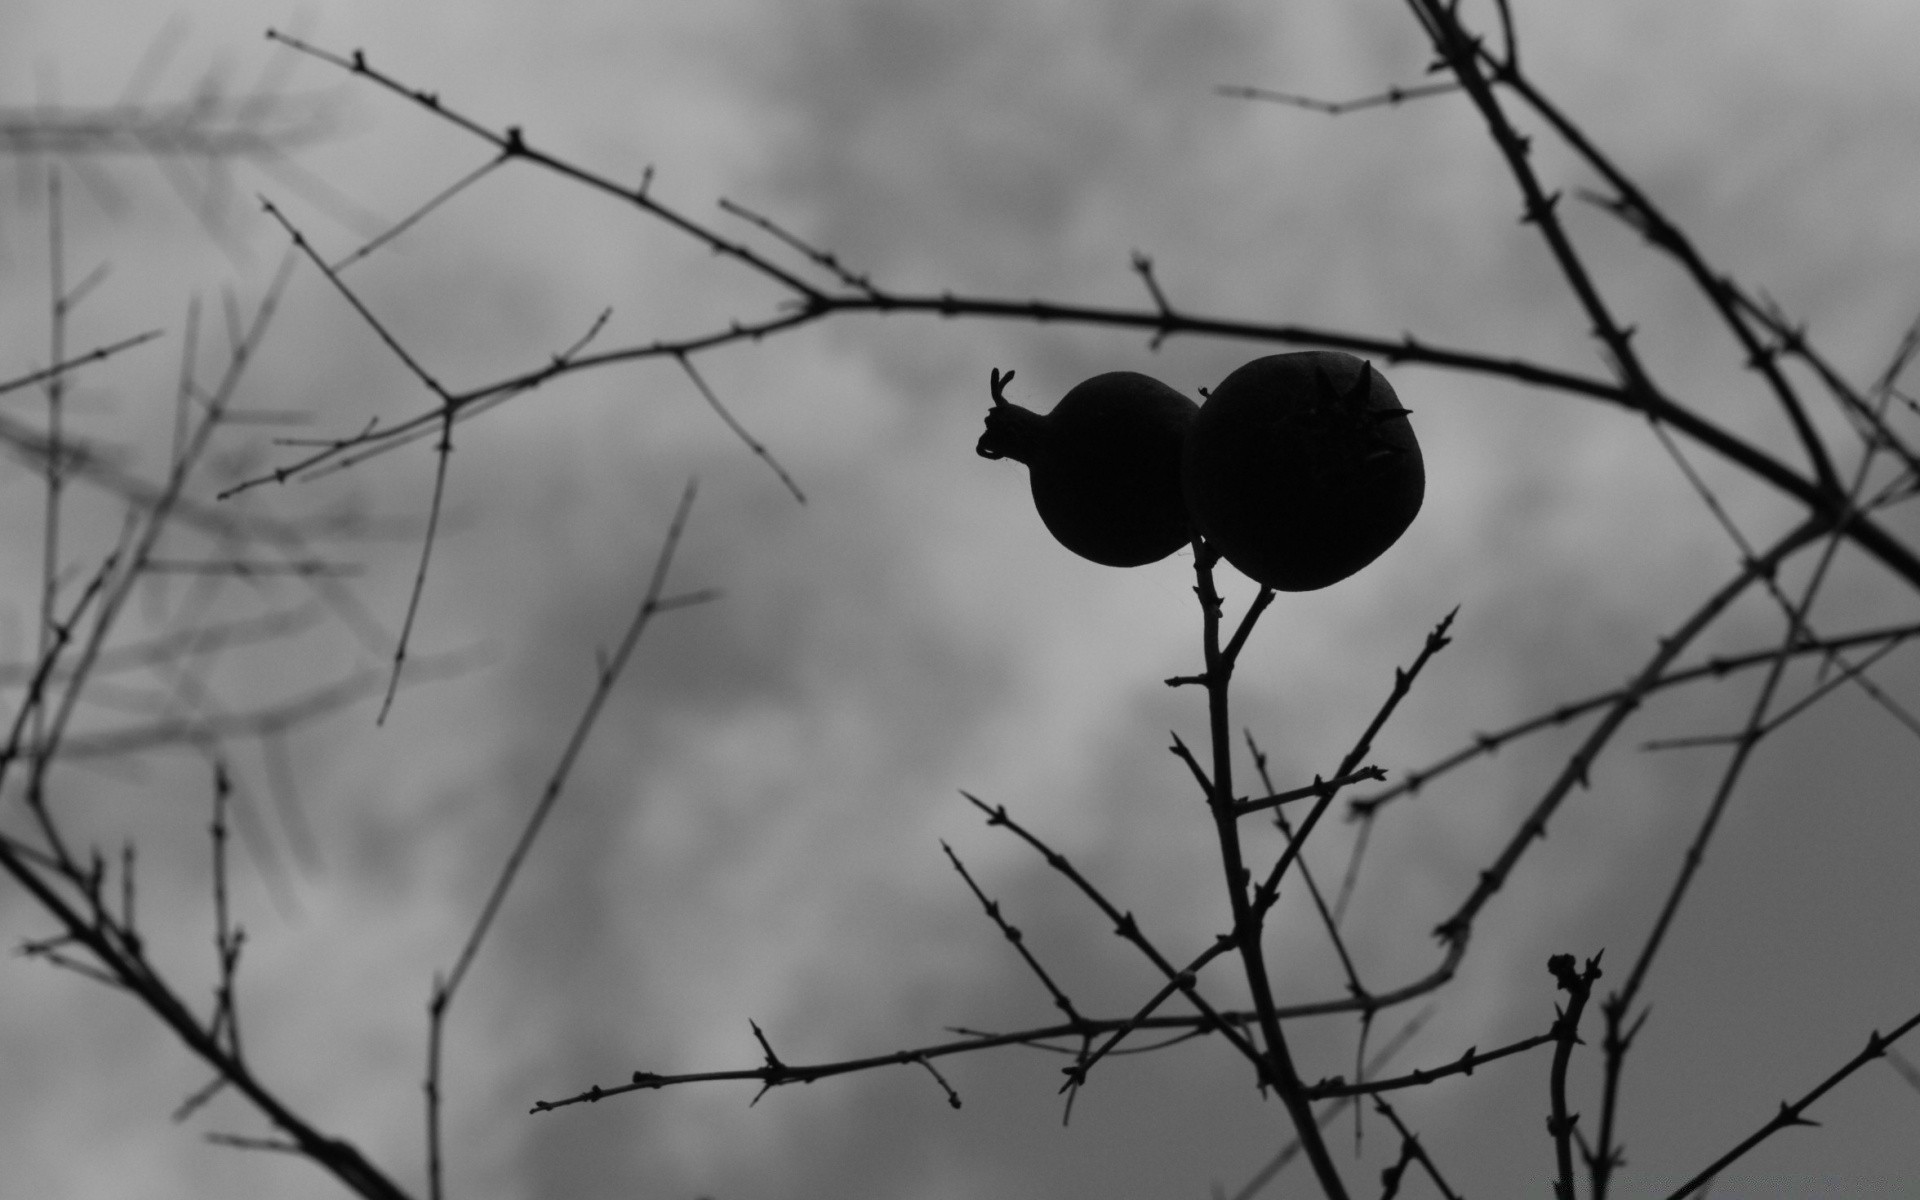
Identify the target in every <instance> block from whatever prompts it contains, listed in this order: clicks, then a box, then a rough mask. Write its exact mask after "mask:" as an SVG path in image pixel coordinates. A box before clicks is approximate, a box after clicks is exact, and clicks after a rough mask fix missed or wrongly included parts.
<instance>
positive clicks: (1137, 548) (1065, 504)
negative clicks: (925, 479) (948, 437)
mask: <svg viewBox="0 0 1920 1200" xmlns="http://www.w3.org/2000/svg"><path fill="white" fill-rule="evenodd" d="M1012 378H1013V373H1012V372H1011V371H1009V372H1008V373H1007V374H1006V375H1004V376H1003V375H1001V374H1000V372H998V371H995V372H994V373H993V399H994V407H993V408H992V409H990V410H989V411H988V413H987V431H986V432H985V433H983V434H981V435H980V443H979V445H978V446H977V447H976V449H977V450H978V452H979V453H980V455H981V456H982V457H985V458H1011V459H1013V460H1014V461H1015V462H1023V463H1025V464H1027V467H1028V470H1029V472H1030V473H1031V476H1032V482H1033V506H1034V507H1035V508H1037V509H1039V510H1040V519H1041V520H1042V521H1044V522H1046V526H1047V531H1048V532H1049V533H1051V534H1053V536H1054V537H1055V538H1056V539H1057V540H1058V541H1059V542H1060V544H1061V545H1063V546H1065V547H1066V548H1067V549H1069V550H1071V551H1073V552H1074V553H1075V554H1078V555H1080V556H1081V557H1082V558H1090V559H1092V560H1093V561H1094V562H1097V563H1104V564H1105V565H1107V566H1110V567H1137V566H1141V565H1142V564H1144V563H1150V562H1156V561H1158V560H1160V559H1163V558H1165V557H1166V556H1167V555H1169V554H1172V553H1173V552H1174V551H1175V550H1178V549H1179V548H1180V547H1182V546H1184V545H1186V544H1187V543H1188V542H1189V541H1190V540H1191V539H1192V536H1193V534H1192V530H1191V528H1190V526H1189V525H1188V523H1187V507H1186V502H1185V500H1184V499H1183V498H1182V495H1181V485H1180V466H1181V450H1182V447H1183V444H1184V442H1185V438H1186V432H1187V426H1188V425H1189V424H1191V423H1192V421H1193V416H1194V413H1195V412H1196V411H1197V408H1198V406H1197V405H1195V404H1194V402H1193V401H1191V400H1189V399H1187V398H1186V397H1185V396H1182V395H1181V394H1180V393H1179V392H1176V391H1174V390H1173V389H1172V388H1170V387H1168V386H1167V385H1166V384H1164V383H1161V382H1160V381H1159V380H1157V379H1154V378H1152V377H1151V376H1147V375H1141V374H1139V373H1137V372H1134V371H1110V372H1108V373H1107V374H1105V375H1095V376H1094V377H1093V378H1091V379H1089V380H1086V381H1085V382H1083V383H1080V384H1078V385H1077V386H1075V387H1074V389H1073V390H1072V391H1070V392H1068V393H1067V394H1066V395H1065V396H1064V397H1062V399H1061V401H1060V403H1058V404H1056V405H1054V408H1053V411H1052V412H1050V413H1047V414H1046V415H1044V416H1042V415H1041V414H1039V413H1035V412H1029V411H1028V410H1027V409H1024V408H1021V407H1020V406H1019V405H1017V404H1010V403H1008V401H1007V399H1006V397H1004V396H1002V395H1001V394H1000V389H1001V388H1002V387H1003V386H1004V385H1005V384H1006V382H1007V381H1008V380H1010V379H1012Z"/></svg>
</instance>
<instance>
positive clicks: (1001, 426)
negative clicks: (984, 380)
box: [973, 367, 1047, 467]
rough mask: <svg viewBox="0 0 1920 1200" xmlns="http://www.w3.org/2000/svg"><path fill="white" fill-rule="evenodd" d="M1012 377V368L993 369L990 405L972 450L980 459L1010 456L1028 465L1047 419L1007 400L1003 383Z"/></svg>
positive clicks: (1034, 454)
mask: <svg viewBox="0 0 1920 1200" xmlns="http://www.w3.org/2000/svg"><path fill="white" fill-rule="evenodd" d="M1013 376H1014V372H1012V371H1008V372H1007V373H1006V374H1004V375H1003V374H1001V373H1000V368H998V367H995V368H993V375H992V377H991V379H990V381H989V386H990V388H991V390H992V392H993V407H992V408H990V409H988V410H987V430H986V432H985V433H983V434H981V435H980V441H979V442H978V443H977V444H975V446H974V448H973V452H974V453H975V454H978V455H979V456H980V457H981V458H1010V459H1012V460H1013V461H1015V462H1017V463H1025V464H1026V465H1027V466H1029V467H1031V466H1032V465H1033V463H1034V460H1035V459H1036V458H1038V457H1039V454H1040V444H1041V440H1042V439H1043V438H1044V437H1045V436H1046V428H1047V419H1046V418H1045V417H1043V416H1041V415H1040V414H1039V413H1037V412H1034V411H1032V410H1031V409H1025V408H1021V407H1020V406H1019V405H1018V404H1015V403H1013V402H1012V401H1011V400H1008V399H1007V396H1006V386H1007V385H1008V384H1009V383H1012V382H1013Z"/></svg>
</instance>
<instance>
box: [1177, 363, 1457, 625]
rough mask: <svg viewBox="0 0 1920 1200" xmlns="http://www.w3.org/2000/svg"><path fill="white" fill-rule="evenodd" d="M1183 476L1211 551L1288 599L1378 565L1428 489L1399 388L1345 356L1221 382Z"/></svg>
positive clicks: (1192, 433)
mask: <svg viewBox="0 0 1920 1200" xmlns="http://www.w3.org/2000/svg"><path fill="white" fill-rule="evenodd" d="M1182 475H1183V480H1184V482H1185V485H1186V498H1187V509H1188V511H1189V512H1190V513H1192V515H1193V521H1194V523H1195V524H1196V525H1198V526H1199V528H1200V531H1201V532H1202V533H1204V534H1205V535H1206V537H1207V540H1208V541H1209V542H1211V543H1212V544H1213V546H1214V547H1215V548H1216V549H1218V550H1219V551H1220V553H1221V555H1222V556H1223V557H1225V558H1226V560H1227V561H1228V562H1230V563H1232V564H1233V565H1234V566H1235V567H1238V568H1239V569H1240V571H1241V572H1242V573H1243V574H1245V575H1247V576H1249V577H1250V578H1252V579H1255V580H1257V581H1259V582H1260V583H1264V584H1266V585H1267V586H1269V587H1273V588H1278V589H1279V590H1281V591H1283V592H1309V591H1313V590H1314V589H1316V588H1323V587H1326V586H1327V585H1328V584H1333V583H1338V582H1339V581H1340V580H1342V579H1345V578H1346V577H1347V576H1349V575H1351V574H1353V573H1354V572H1355V571H1358V570H1359V569H1360V568H1362V567H1364V566H1366V565H1367V564H1368V563H1370V562H1372V561H1373V560H1374V559H1376V558H1378V557H1379V556H1380V555H1381V553H1382V552H1384V551H1385V550H1386V548H1387V547H1388V546H1391V545H1393V543H1394V542H1395V541H1397V540H1398V539H1399V537H1400V535H1401V534H1402V533H1405V532H1406V529H1407V526H1408V525H1410V524H1412V523H1413V518H1414V514H1415V513H1418V512H1419V511H1420V501H1421V499H1422V498H1423V497H1424V496H1425V495H1426V486H1427V476H1426V468H1425V466H1424V465H1423V464H1422V462H1421V459H1420V443H1419V442H1418V441H1417V440H1416V439H1415V438H1414V436H1413V425H1412V424H1411V423H1410V422H1409V421H1408V419H1407V410H1405V409H1403V408H1401V407H1400V402H1399V400H1398V399H1396V398H1395V396H1394V394H1393V388H1391V387H1390V386H1388V384H1387V381H1386V380H1385V379H1384V378H1382V377H1381V375H1380V373H1379V372H1377V371H1375V370H1374V369H1373V364H1372V363H1369V362H1364V361H1362V360H1361V359H1358V358H1355V357H1354V356H1353V355H1351V354H1345V353H1342V352H1340V351H1338V350H1307V351H1302V352H1300V353H1297V354H1274V355H1270V356H1268V357H1266V358H1256V359H1254V360H1253V361H1252V362H1250V363H1247V364H1246V365H1245V366H1243V367H1241V368H1240V369H1239V370H1237V371H1235V372H1233V374H1231V375H1229V376H1227V377H1226V378H1225V379H1223V380H1221V382H1220V386H1219V387H1217V388H1215V389H1213V394H1212V395H1211V396H1209V397H1208V398H1207V402H1206V403H1205V404H1203V405H1201V406H1200V412H1199V415H1198V416H1196V417H1195V418H1194V421H1193V426H1192V428H1191V429H1190V430H1189V431H1188V434H1187V446H1186V459H1185V463H1184V469H1183V472H1182Z"/></svg>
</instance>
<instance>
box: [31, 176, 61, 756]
mask: <svg viewBox="0 0 1920 1200" xmlns="http://www.w3.org/2000/svg"><path fill="white" fill-rule="evenodd" d="M47 209H48V211H47V259H48V267H47V270H48V277H49V278H48V282H49V290H50V291H51V292H52V296H51V304H50V305H49V312H48V324H49V326H50V327H51V334H50V338H49V341H50V353H51V354H52V362H53V363H54V365H56V366H58V365H59V364H60V363H63V362H65V361H66V360H67V264H66V248H65V244H64V238H63V236H62V230H61V226H60V168H59V167H58V166H57V165H55V166H52V167H49V168H48V171H47ZM66 391H67V377H66V373H65V372H56V373H55V374H54V375H53V376H52V377H51V378H49V379H48V380H47V468H46V488H47V496H46V519H45V524H44V525H43V527H42V530H41V538H40V655H41V657H43V658H44V657H45V656H46V654H47V652H48V650H49V649H50V648H51V647H52V645H53V641H54V636H55V635H54V624H55V619H54V609H55V600H56V599H57V594H58V592H59V590H60V484H61V479H60V465H61V464H60V456H61V451H62V446H61V438H62V431H61V421H60V415H61V407H62V404H61V402H62V400H64V399H65V397H66ZM45 715H46V708H45V706H44V705H42V706H40V707H38V708H35V709H34V713H33V728H34V736H33V741H34V745H35V746H36V747H38V746H39V745H40V744H41V741H42V734H43V732H44V730H45V723H44V722H45Z"/></svg>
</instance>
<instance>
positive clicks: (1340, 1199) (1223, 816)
mask: <svg viewBox="0 0 1920 1200" xmlns="http://www.w3.org/2000/svg"><path fill="white" fill-rule="evenodd" d="M1219 558H1220V555H1219V552H1218V551H1216V550H1214V548H1213V547H1212V546H1210V545H1208V544H1207V543H1206V542H1205V541H1204V540H1202V539H1200V538H1195V539H1194V543H1193V568H1194V574H1195V576H1196V577H1197V578H1198V584H1197V585H1196V586H1195V588H1194V591H1195V593H1196V594H1197V595H1198V596H1199V597H1200V611H1201V618H1202V628H1203V636H1204V648H1205V653H1206V684H1207V732H1208V735H1209V737H1210V738H1211V739H1212V742H1213V780H1212V787H1211V788H1210V790H1209V794H1208V796H1207V804H1208V807H1209V808H1210V809H1211V810H1212V812H1213V824H1214V830H1215V832H1216V833H1217V834H1218V835H1219V838H1220V865H1221V868H1222V869H1223V870H1224V871H1225V873H1226V880H1227V898H1228V900H1229V901H1230V902H1231V904H1232V906H1233V933H1234V939H1235V942H1236V944H1237V946H1238V949H1239V951H1240V961H1241V963H1242V964H1243V965H1244V966H1245V968H1246V972H1247V986H1248V987H1249V988H1250V989H1251V990H1252V992H1253V1005H1254V1011H1255V1012H1256V1013H1258V1014H1259V1017H1260V1033H1261V1036H1262V1037H1263V1038H1264V1039H1265V1041H1266V1044H1267V1055H1266V1058H1267V1061H1266V1062H1265V1063H1264V1064H1261V1066H1262V1069H1261V1072H1260V1073H1261V1076H1262V1077H1263V1079H1264V1080H1265V1081H1266V1082H1268V1083H1271V1084H1272V1085H1273V1089H1274V1091H1276V1092H1278V1093H1279V1095H1280V1101H1281V1103H1283V1104H1285V1105H1286V1107H1287V1115H1288V1116H1289V1117H1291V1118H1292V1120H1293V1124H1294V1129H1295V1131H1296V1132H1297V1133H1298V1134H1299V1136H1300V1144H1301V1146H1302V1147H1303V1148H1304V1149H1305V1150H1306V1152H1307V1161H1308V1162H1310V1163H1312V1164H1313V1173H1314V1174H1315V1175H1316V1176H1318V1177H1319V1180H1320V1186H1321V1187H1322V1188H1324V1189H1325V1190H1326V1193H1327V1195H1328V1196H1329V1197H1330V1198H1331V1200H1346V1196H1347V1189H1346V1184H1345V1183H1344V1182H1343V1181H1342V1180H1341V1178H1340V1172H1339V1170H1338V1168H1336V1167H1335V1166H1334V1163H1333V1156H1332V1154H1331V1153H1329V1152H1328V1150H1327V1143H1326V1141H1325V1139H1323V1138H1322V1137H1321V1136H1320V1126H1319V1123H1318V1122H1317V1121H1315V1120H1314V1115H1313V1106H1312V1105H1311V1104H1310V1103H1308V1101H1307V1098H1306V1095H1305V1094H1304V1092H1303V1090H1302V1088H1301V1085H1300V1076H1299V1074H1298V1073H1297V1072H1296V1071H1295V1070H1294V1066H1293V1056H1292V1054H1290V1053H1289V1052H1288V1050H1287V1039H1286V1035H1285V1034H1284V1033H1283V1032H1281V1029H1280V1018H1279V1016H1278V1015H1277V1014H1276V1012H1275V1007H1274V1002H1273V987H1272V983H1271V981H1269V980H1268V978H1267V966H1266V957H1265V954H1264V953H1263V952H1262V950H1261V947H1260V929H1261V924H1262V921H1261V917H1260V915H1259V914H1257V913H1256V912H1255V911H1254V908H1253V904H1252V902H1251V900H1250V898H1249V894H1248V885H1249V883H1250V880H1249V877H1248V873H1247V868H1246V866H1245V864H1244V862H1243V861H1242V859H1241V854H1240V826H1239V818H1238V817H1237V816H1236V815H1235V814H1234V811H1233V734H1232V723H1231V719H1230V718H1231V714H1230V712H1229V709H1228V697H1227V691H1228V685H1229V684H1230V683H1231V682H1232V679H1233V664H1234V659H1235V658H1236V657H1237V651H1238V648H1239V646H1238V643H1239V639H1238V638H1236V639H1235V643H1236V644H1235V645H1234V647H1233V648H1232V649H1230V650H1228V651H1226V652H1223V651H1222V649H1221V646H1220V615H1221V614H1220V610H1221V601H1220V593H1219V592H1218V591H1216V590H1215V589H1214V586H1213V564H1214V563H1216V562H1218V561H1219Z"/></svg>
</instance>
